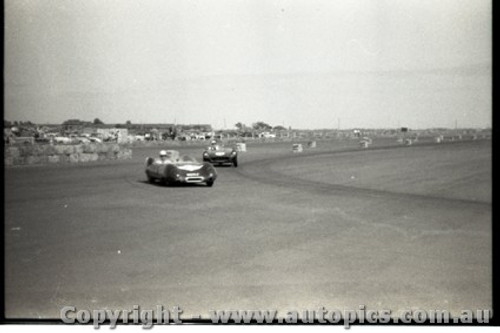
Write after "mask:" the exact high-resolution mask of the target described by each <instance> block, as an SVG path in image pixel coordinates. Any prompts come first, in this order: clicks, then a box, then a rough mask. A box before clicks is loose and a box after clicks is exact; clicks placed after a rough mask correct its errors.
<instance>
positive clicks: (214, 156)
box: [203, 145, 238, 167]
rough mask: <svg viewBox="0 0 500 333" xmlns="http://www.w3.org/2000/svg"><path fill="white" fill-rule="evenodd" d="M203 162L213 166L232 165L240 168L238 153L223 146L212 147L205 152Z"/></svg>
mask: <svg viewBox="0 0 500 333" xmlns="http://www.w3.org/2000/svg"><path fill="white" fill-rule="evenodd" d="M203 161H204V162H209V163H212V164H232V165H234V166H235V167H237V166H238V152H237V151H236V149H234V148H230V147H224V146H223V145H212V146H210V147H208V148H207V149H206V150H205V151H204V152H203Z"/></svg>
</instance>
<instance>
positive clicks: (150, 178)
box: [147, 175, 155, 184]
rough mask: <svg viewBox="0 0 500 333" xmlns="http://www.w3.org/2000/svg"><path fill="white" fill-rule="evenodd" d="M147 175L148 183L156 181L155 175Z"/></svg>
mask: <svg viewBox="0 0 500 333" xmlns="http://www.w3.org/2000/svg"><path fill="white" fill-rule="evenodd" d="M147 177H148V183H150V184H153V183H154V182H155V179H154V178H153V177H151V176H149V175H148V176H147Z"/></svg>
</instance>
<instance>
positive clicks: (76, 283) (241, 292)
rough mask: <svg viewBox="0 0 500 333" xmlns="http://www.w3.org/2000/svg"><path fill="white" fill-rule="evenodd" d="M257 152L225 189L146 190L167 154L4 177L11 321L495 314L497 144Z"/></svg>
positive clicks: (256, 148) (222, 178)
mask: <svg viewBox="0 0 500 333" xmlns="http://www.w3.org/2000/svg"><path fill="white" fill-rule="evenodd" d="M166 148H168V147H166ZM248 149H249V151H248V152H246V153H240V157H239V162H240V166H239V167H238V168H234V167H218V168H217V170H218V173H219V178H218V179H217V181H216V182H215V185H214V187H212V188H208V187H205V186H200V185H192V186H173V187H164V186H160V185H151V184H148V183H147V182H146V176H145V173H144V160H145V158H146V157H147V156H155V155H156V154H157V153H158V151H159V149H157V148H154V149H153V148H137V149H134V152H133V159H132V160H128V161H111V162H97V163H92V164H86V165H73V166H71V165H68V166H43V167H14V168H8V169H6V171H5V210H6V212H5V241H6V245H5V260H6V266H5V267H6V271H5V288H6V290H5V307H6V316H7V318H25V319H27V318H31V319H37V318H59V313H60V310H61V308H63V307H64V306H75V307H76V308H77V309H90V310H92V309H131V308H132V307H133V306H134V305H139V306H140V307H141V308H143V309H148V308H150V309H152V308H155V307H156V305H164V306H165V307H166V308H171V307H173V306H180V307H181V309H182V310H183V313H182V316H181V318H183V319H185V320H189V319H191V318H192V317H193V316H194V317H195V318H197V317H198V316H201V318H207V314H208V311H209V310H228V309H240V310H247V309H261V310H266V309H277V310H279V311H283V312H286V311H289V310H298V311H299V310H300V311H302V310H305V309H307V310H316V309H318V308H320V307H324V308H326V309H344V308H352V309H358V307H359V306H360V305H365V306H366V308H368V309H391V310H393V311H397V310H402V309H416V308H423V309H440V310H450V311H452V313H457V312H458V311H460V310H462V309H471V310H476V309H490V308H491V306H492V304H491V303H492V299H491V288H492V278H491V274H492V267H491V264H492V253H491V246H492V244H491V141H487V140H477V141H469V142H453V143H447V144H422V145H420V146H419V145H414V146H409V147H403V146H401V147H377V146H376V145H374V147H372V148H370V149H366V150H363V149H360V148H358V147H357V146H356V144H345V145H344V146H342V145H334V144H332V145H331V146H329V145H327V144H326V143H319V145H318V148H317V149H315V150H306V152H304V153H302V154H293V153H292V152H291V144H268V145H249V146H248ZM179 150H181V151H182V152H184V153H190V154H194V155H195V156H196V157H198V158H201V151H202V149H201V147H190V148H185V149H179Z"/></svg>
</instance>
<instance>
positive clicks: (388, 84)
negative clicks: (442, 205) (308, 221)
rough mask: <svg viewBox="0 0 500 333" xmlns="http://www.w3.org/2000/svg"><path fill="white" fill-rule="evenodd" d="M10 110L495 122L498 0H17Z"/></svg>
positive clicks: (227, 121) (295, 122)
mask: <svg viewBox="0 0 500 333" xmlns="http://www.w3.org/2000/svg"><path fill="white" fill-rule="evenodd" d="M4 7H5V12H4V13H5V30H4V35H5V39H4V55H5V56H4V119H5V120H9V121H14V120H17V121H28V120H29V121H32V122H35V123H61V122H63V121H65V120H67V119H75V118H76V119H81V120H88V121H92V120H93V119H95V118H99V119H101V120H102V121H104V122H105V123H125V122H126V121H128V120H130V121H131V122H132V123H178V124H211V125H212V126H214V127H215V128H233V127H234V125H235V124H236V123H238V122H241V123H244V124H246V125H251V124H252V123H255V122H257V121H264V122H266V123H268V124H270V125H272V126H277V125H281V126H285V127H289V126H290V127H292V128H302V129H317V128H341V129H346V128H356V127H363V128H394V127H400V126H408V127H410V128H430V127H455V124H457V126H458V127H490V126H491V117H492V101H491V100H492V91H491V89H492V84H491V81H492V78H491V77H492V5H491V2H490V1H486V0H439V1H436V0H404V1H401V0H335V1H331V0H287V1H284V0H210V1H206V0H182V1H180V0H71V1H66V0H5V3H4Z"/></svg>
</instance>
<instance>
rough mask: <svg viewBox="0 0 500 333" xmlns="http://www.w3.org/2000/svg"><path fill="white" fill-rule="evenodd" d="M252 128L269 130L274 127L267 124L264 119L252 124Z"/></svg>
mask: <svg viewBox="0 0 500 333" xmlns="http://www.w3.org/2000/svg"><path fill="white" fill-rule="evenodd" d="M252 128H253V129H255V130H258V131H268V130H270V129H272V128H273V127H272V126H271V125H269V124H266V123H265V122H263V121H258V122H256V123H253V124H252Z"/></svg>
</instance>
